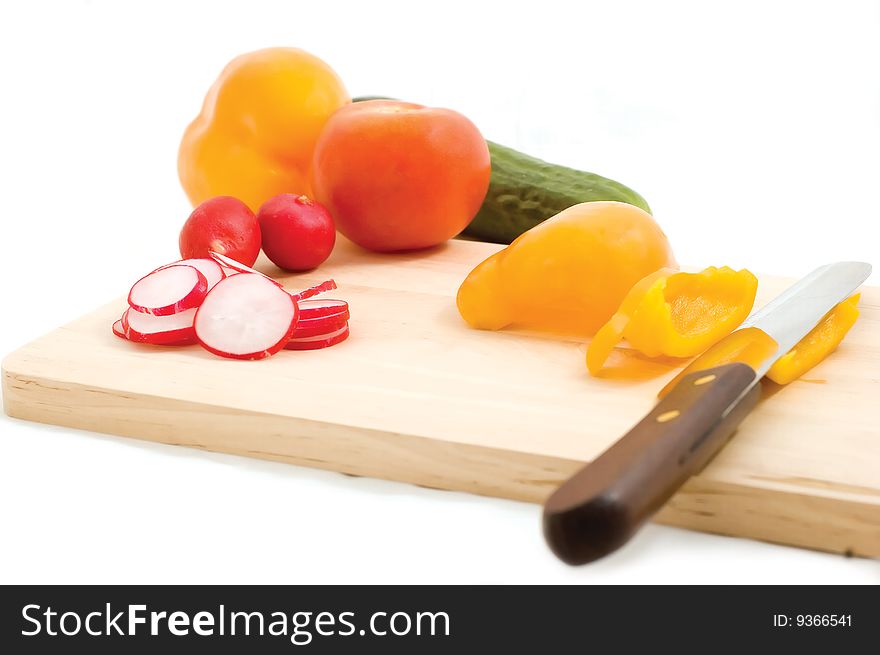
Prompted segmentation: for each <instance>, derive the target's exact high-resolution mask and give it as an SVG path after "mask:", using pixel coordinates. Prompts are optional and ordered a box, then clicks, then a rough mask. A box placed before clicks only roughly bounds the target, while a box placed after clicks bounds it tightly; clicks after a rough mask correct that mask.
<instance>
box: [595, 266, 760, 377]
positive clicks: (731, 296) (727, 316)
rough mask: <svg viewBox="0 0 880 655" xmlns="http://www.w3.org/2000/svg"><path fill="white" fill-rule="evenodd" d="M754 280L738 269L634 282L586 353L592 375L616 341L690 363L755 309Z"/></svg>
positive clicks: (666, 273) (667, 273)
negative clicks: (688, 358)
mask: <svg viewBox="0 0 880 655" xmlns="http://www.w3.org/2000/svg"><path fill="white" fill-rule="evenodd" d="M757 291H758V279H757V278H756V277H755V276H754V275H753V274H752V273H750V272H749V271H747V270H745V269H743V270H741V271H734V270H733V269H731V268H728V267H726V266H724V267H722V268H715V267H714V266H712V267H709V268H707V269H705V270H703V271H701V272H699V273H677V272H675V271H673V270H669V269H663V270H660V271H656V272H655V273H652V274H650V275H648V276H647V277H645V278H643V279H642V280H640V281H639V282H638V283H637V284H636V285H635V286H634V287H633V288H632V289H631V290H630V292H629V293H628V294H627V296H626V298H625V299H624V300H623V303H621V305H620V308H619V309H618V310H617V312H616V313H615V314H614V316H612V317H611V319H610V320H609V321H608V322H607V323H606V324H605V325H603V326H602V327H601V328H600V329H599V331H598V332H597V333H596V336H595V337H594V338H593V339H592V340H591V341H590V345H589V347H588V348H587V368H588V369H589V371H590V373H591V374H593V375H598V373H599V371H601V370H602V367H603V366H604V364H605V360H606V359H608V356H609V355H610V354H611V351H612V350H613V349H614V346H616V345H617V343H618V342H619V341H621V340H622V339H626V340H627V341H628V342H629V344H630V345H631V346H632V347H633V348H635V349H636V350H638V351H640V352H641V353H642V354H644V355H646V356H648V357H659V356H660V355H667V356H670V357H693V356H694V355H697V354H699V353H701V352H703V351H704V350H706V348H708V347H709V346H711V345H712V344H714V343H716V342H717V341H719V340H721V339H722V338H723V337H725V336H727V335H728V334H730V333H731V332H732V331H733V330H735V329H736V328H737V326H738V325H739V324H740V323H742V322H743V321H744V320H745V318H746V317H747V316H748V315H749V312H750V311H751V309H752V306H753V305H754V304H755V294H756V293H757Z"/></svg>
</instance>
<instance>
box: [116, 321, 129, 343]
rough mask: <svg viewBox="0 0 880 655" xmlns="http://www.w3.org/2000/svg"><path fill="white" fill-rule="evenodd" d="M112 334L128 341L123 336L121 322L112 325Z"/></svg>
mask: <svg viewBox="0 0 880 655" xmlns="http://www.w3.org/2000/svg"><path fill="white" fill-rule="evenodd" d="M113 334H115V335H116V336H117V337H119V338H120V339H128V337H126V336H125V328H124V327H123V326H122V320H118V321H115V322H114V323H113Z"/></svg>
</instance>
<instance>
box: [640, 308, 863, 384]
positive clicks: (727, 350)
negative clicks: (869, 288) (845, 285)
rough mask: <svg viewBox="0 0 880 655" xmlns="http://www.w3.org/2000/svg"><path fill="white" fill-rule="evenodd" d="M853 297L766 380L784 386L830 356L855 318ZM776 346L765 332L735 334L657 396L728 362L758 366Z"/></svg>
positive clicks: (753, 329)
mask: <svg viewBox="0 0 880 655" xmlns="http://www.w3.org/2000/svg"><path fill="white" fill-rule="evenodd" d="M860 295H861V294H858V293H857V294H856V295H854V296H852V297H850V298H847V299H846V300H844V301H843V302H841V303H838V304H837V305H836V306H835V307H834V308H833V309H832V310H831V311H830V312H828V313H827V314H825V316H824V318H823V319H822V320H821V321H819V323H818V324H817V325H816V327H814V328H813V329H812V330H811V331H810V332H809V333H808V334H807V336H805V337H804V338H803V339H801V340H800V341H799V342H798V343H797V345H796V346H795V347H794V348H792V349H791V350H789V351H788V352H787V353H786V354H785V355H783V356H782V357H780V358H779V359H778V360H776V363H775V364H773V366H771V367H770V370H769V371H767V377H768V378H770V379H771V380H773V381H774V382H776V383H777V384H788V383H789V382H793V381H794V380H796V379H798V378H799V377H800V376H802V375H803V374H804V373H806V372H807V371H809V370H810V369H811V368H813V367H814V366H815V365H816V364H818V363H819V362H821V361H822V360H823V359H825V358H826V357H827V356H828V355H830V354H831V353H832V352H834V350H835V348H837V346H838V345H839V344H840V342H841V341H843V338H844V337H845V336H846V333H847V332H849V330H850V328H852V326H853V325H855V322H856V319H857V318H858V317H859V310H858V304H859V297H860ZM777 347H778V344H777V343H776V342H775V341H774V340H773V339H772V338H771V337H770V335H768V334H767V333H766V332H764V331H762V330H760V329H758V328H756V327H749V328H744V329H742V330H739V331H737V332H736V333H734V334H733V335H731V337H730V338H729V339H724V341H722V342H720V343H717V344H715V345H714V346H712V347H711V348H709V349H708V350H707V351H706V352H704V353H703V354H702V355H700V356H699V357H697V358H696V359H695V360H694V361H692V362H691V363H690V364H688V366H686V367H685V369H684V370H683V371H681V372H680V373H679V374H678V375H676V376H675V377H674V378H673V379H672V380H670V381H669V382H668V383H667V384H666V386H665V387H663V388H662V389H661V390H660V393H659V394H657V395H658V396H659V397H660V398H662V397H663V396H665V395H666V394H667V393H668V392H669V390H670V389H672V387H674V386H675V385H676V384H678V381H679V380H681V378H683V377H684V376H686V375H689V374H690V373H693V372H695V371H702V370H705V369H707V368H714V367H715V366H721V365H723V364H730V363H731V362H740V363H743V364H748V365H749V366H751V367H752V368H757V367H758V366H760V364H761V362H763V361H764V360H765V359H766V358H767V357H770V356H771V355H772V354H773V353H774V352H775V351H776V349H777Z"/></svg>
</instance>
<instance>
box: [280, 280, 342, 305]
mask: <svg viewBox="0 0 880 655" xmlns="http://www.w3.org/2000/svg"><path fill="white" fill-rule="evenodd" d="M335 288H336V282H334V281H333V280H327V281H326V282H321V284H318V285H316V286H313V287H309V288H308V289H303V290H302V291H300V292H299V293H293V294H291V295H292V296H293V299H294V300H296V301H297V302H299V301H300V300H305V299H306V298H311V297H312V296H317V295H318V294H319V293H324V292H325V291H332V290H333V289H335Z"/></svg>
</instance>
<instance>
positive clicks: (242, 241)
mask: <svg viewBox="0 0 880 655" xmlns="http://www.w3.org/2000/svg"><path fill="white" fill-rule="evenodd" d="M261 240H262V238H261V235H260V223H259V221H258V220H257V217H256V216H254V213H253V212H252V211H251V210H250V209H249V208H248V206H247V205H245V204H244V203H243V202H242V201H241V200H239V199H237V198H232V197H230V196H217V197H216V198H211V199H210V200H206V201H205V202H203V203H202V204H201V205H199V206H198V207H196V208H195V209H194V210H193V212H192V214H190V215H189V218H187V219H186V223H184V224H183V229H182V230H181V231H180V256H181V257H183V258H184V259H198V258H210V253H211V252H217V253H220V254H221V255H226V256H227V257H229V258H231V259H234V260H236V261H238V262H241V263H242V264H245V265H246V266H253V265H254V262H255V261H257V256H258V255H259V254H260V243H261Z"/></svg>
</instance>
